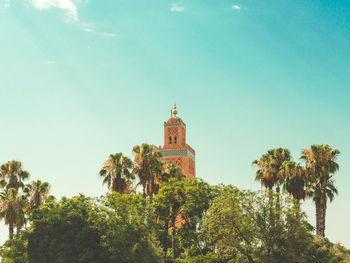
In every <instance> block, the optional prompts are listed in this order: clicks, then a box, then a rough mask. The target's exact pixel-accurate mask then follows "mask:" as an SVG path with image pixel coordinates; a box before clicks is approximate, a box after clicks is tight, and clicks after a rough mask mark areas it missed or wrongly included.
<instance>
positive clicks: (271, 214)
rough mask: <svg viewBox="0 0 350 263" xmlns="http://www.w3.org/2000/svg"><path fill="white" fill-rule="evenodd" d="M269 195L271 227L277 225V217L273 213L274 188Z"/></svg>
mask: <svg viewBox="0 0 350 263" xmlns="http://www.w3.org/2000/svg"><path fill="white" fill-rule="evenodd" d="M268 191H269V192H268V195H269V209H270V218H269V219H270V225H271V227H272V226H274V225H275V216H274V211H273V190H272V188H271V189H269V190H268Z"/></svg>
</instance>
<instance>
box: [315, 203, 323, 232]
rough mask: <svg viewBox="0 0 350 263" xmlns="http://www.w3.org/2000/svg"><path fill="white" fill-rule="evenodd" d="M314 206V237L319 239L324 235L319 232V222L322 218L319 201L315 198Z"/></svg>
mask: <svg viewBox="0 0 350 263" xmlns="http://www.w3.org/2000/svg"><path fill="white" fill-rule="evenodd" d="M315 204H316V235H318V236H320V237H324V235H322V230H321V220H322V219H321V218H322V208H321V200H320V199H319V198H317V199H316V200H315ZM323 234H324V233H323Z"/></svg>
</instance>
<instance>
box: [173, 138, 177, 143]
mask: <svg viewBox="0 0 350 263" xmlns="http://www.w3.org/2000/svg"><path fill="white" fill-rule="evenodd" d="M174 144H177V137H176V136H175V137H174Z"/></svg>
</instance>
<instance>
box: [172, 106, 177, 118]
mask: <svg viewBox="0 0 350 263" xmlns="http://www.w3.org/2000/svg"><path fill="white" fill-rule="evenodd" d="M173 113H174V115H175V117H176V115H177V113H178V112H177V109H176V103H175V104H174V110H173Z"/></svg>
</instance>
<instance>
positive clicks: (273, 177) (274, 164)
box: [253, 148, 291, 225]
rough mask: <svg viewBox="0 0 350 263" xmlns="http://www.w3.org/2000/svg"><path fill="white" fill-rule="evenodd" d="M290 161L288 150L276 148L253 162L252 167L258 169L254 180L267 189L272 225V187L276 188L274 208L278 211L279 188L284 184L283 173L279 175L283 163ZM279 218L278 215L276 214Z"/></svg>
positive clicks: (272, 222)
mask: <svg viewBox="0 0 350 263" xmlns="http://www.w3.org/2000/svg"><path fill="white" fill-rule="evenodd" d="M290 159H291V154H290V151H289V150H288V149H283V148H276V149H271V150H268V151H267V152H266V153H265V154H263V155H262V156H261V157H260V159H259V160H255V161H253V165H256V166H257V167H258V170H257V171H256V176H255V180H256V181H260V183H261V184H262V185H263V186H264V187H265V188H267V189H268V193H269V206H270V223H271V224H272V225H274V214H273V187H274V186H275V187H276V192H277V195H276V199H277V201H276V208H277V211H280V209H281V208H280V207H281V205H280V187H281V185H282V184H283V182H284V177H283V173H281V170H282V167H283V163H284V162H285V161H289V160H290ZM277 217H279V213H278V214H277Z"/></svg>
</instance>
